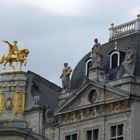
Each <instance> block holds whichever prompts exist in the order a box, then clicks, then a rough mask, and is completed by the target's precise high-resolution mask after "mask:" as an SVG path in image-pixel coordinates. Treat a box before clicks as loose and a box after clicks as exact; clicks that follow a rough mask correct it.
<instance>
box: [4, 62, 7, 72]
mask: <svg viewBox="0 0 140 140" xmlns="http://www.w3.org/2000/svg"><path fill="white" fill-rule="evenodd" d="M6 65H7V62H5V63H4V64H3V70H5V69H6V68H5V67H6Z"/></svg>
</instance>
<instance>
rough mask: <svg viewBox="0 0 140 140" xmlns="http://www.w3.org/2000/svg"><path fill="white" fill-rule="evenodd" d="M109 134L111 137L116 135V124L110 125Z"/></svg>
mask: <svg viewBox="0 0 140 140" xmlns="http://www.w3.org/2000/svg"><path fill="white" fill-rule="evenodd" d="M110 134H111V135H110V136H111V137H115V136H116V126H112V127H111V133H110Z"/></svg>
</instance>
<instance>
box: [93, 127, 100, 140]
mask: <svg viewBox="0 0 140 140" xmlns="http://www.w3.org/2000/svg"><path fill="white" fill-rule="evenodd" d="M98 137H99V129H95V130H93V140H98Z"/></svg>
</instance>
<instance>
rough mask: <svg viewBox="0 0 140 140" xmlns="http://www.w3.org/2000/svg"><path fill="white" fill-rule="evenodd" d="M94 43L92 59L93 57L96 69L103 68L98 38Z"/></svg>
mask: <svg viewBox="0 0 140 140" xmlns="http://www.w3.org/2000/svg"><path fill="white" fill-rule="evenodd" d="M94 42H95V44H94V45H93V48H92V51H91V57H92V61H93V64H94V67H98V66H101V62H102V49H101V45H100V43H99V42H98V39H97V38H95V39H94Z"/></svg>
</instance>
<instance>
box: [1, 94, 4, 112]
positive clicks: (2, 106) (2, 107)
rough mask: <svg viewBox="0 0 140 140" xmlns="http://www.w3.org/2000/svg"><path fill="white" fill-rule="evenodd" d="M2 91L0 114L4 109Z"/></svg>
mask: <svg viewBox="0 0 140 140" xmlns="http://www.w3.org/2000/svg"><path fill="white" fill-rule="evenodd" d="M4 104H5V102H4V93H0V114H1V113H2V112H3V111H4Z"/></svg>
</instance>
